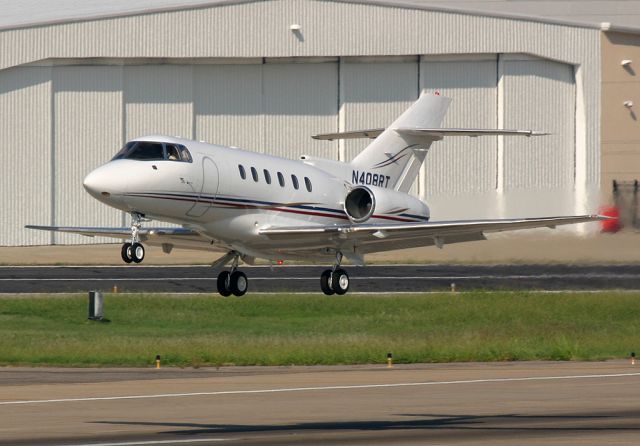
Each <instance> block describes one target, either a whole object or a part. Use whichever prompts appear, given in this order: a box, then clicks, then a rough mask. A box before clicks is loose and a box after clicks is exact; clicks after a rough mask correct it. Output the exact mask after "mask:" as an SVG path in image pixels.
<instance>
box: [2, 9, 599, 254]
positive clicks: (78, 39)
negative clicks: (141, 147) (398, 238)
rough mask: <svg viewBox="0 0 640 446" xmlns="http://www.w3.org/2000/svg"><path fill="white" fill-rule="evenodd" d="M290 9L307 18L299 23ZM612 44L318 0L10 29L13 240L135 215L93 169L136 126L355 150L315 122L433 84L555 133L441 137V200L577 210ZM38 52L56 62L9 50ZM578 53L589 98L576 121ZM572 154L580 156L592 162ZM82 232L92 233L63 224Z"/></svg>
mask: <svg viewBox="0 0 640 446" xmlns="http://www.w3.org/2000/svg"><path fill="white" fill-rule="evenodd" d="M293 23H299V24H300V25H301V26H302V28H301V32H299V33H292V32H291V31H290V29H289V26H290V25H291V24H293ZM170 30H179V32H169V31H170ZM461 35H464V36H465V38H463V39H461V38H460V36H461ZM505 35H509V36H512V38H509V39H505V38H504V36H505ZM105 36H108V38H105ZM599 45H600V39H599V31H598V30H592V29H586V28H580V27H570V26H562V25H557V24H547V23H538V22H529V21H526V20H510V19H505V18H491V17H479V16H472V15H464V14H450V13H443V12H433V11H426V10H419V9H403V8H387V7H383V6H372V5H366V4H348V3H341V2H331V1H326V2H322V1H311V0H273V1H268V2H250V3H245V4H238V5H228V6H222V7H211V8H198V9H193V10H188V9H187V10H182V11H173V12H165V13H153V14H146V15H139V16H131V17H119V18H113V19H103V20H96V21H85V22H79V23H68V24H58V25H46V26H40V27H32V28H25V29H18V30H4V31H0V112H1V115H0V116H1V117H2V118H3V119H0V131H1V132H2V133H1V134H0V136H1V137H0V144H2V145H3V153H11V151H12V148H13V147H20V149H21V155H22V158H20V160H19V161H17V160H15V159H13V158H11V159H10V160H9V161H8V162H7V163H6V164H5V166H3V168H2V175H0V185H1V186H2V192H3V193H2V194H0V200H1V201H0V205H1V206H2V209H3V212H2V217H1V218H2V228H3V229H2V230H0V245H16V244H17V245H20V244H40V243H49V242H50V241H53V240H54V239H53V238H52V237H51V235H49V234H46V233H39V232H34V231H25V230H23V229H22V226H23V225H24V224H28V223H36V224H38V223H39V224H73V225H75V224H82V225H84V224H104V225H107V224H109V225H110V224H121V223H123V222H124V221H125V220H124V219H123V218H122V216H121V215H118V213H111V212H110V211H109V210H107V209H106V207H104V206H102V205H100V204H99V203H97V202H95V200H92V199H90V197H88V196H87V195H86V194H85V192H84V191H83V189H82V186H81V179H82V176H83V175H84V173H86V171H87V170H89V169H90V168H91V167H93V166H94V165H98V164H100V163H101V162H103V161H106V160H107V159H109V158H110V157H111V156H112V154H113V153H115V151H116V150H117V149H118V148H119V147H120V146H121V144H122V142H123V141H125V140H126V139H129V138H132V137H136V136H140V135H143V134H148V133H166V134H171V135H179V136H184V137H193V138H195V139H200V140H207V141H209V142H216V143H221V144H228V145H236V146H241V147H243V148H247V149H250V150H255V151H264V152H269V153H273V154H280V155H284V156H288V157H297V156H299V155H301V154H303V153H306V154H310V155H315V156H326V157H329V158H336V159H337V158H339V159H343V160H350V159H351V158H353V156H355V154H356V153H357V152H358V151H359V150H360V149H361V148H362V147H364V145H365V144H366V142H365V141H344V142H340V143H338V142H318V141H313V140H311V139H310V138H309V135H311V134H313V133H320V132H331V131H336V130H349V129H358V128H363V127H364V128H369V127H377V126H385V125H387V124H388V123H389V122H391V121H392V120H393V118H395V117H396V116H397V115H398V114H399V113H400V112H402V111H403V110H404V109H405V107H407V106H408V105H409V104H410V103H411V102H412V101H413V100H415V98H416V97H417V95H418V92H419V91H420V90H428V91H433V90H435V89H439V90H440V91H441V92H442V94H444V95H450V96H452V97H453V98H454V102H453V104H452V106H451V109H450V113H449V114H448V115H447V117H446V120H445V123H444V125H446V126H470V127H476V126H477V127H489V128H491V127H494V126H496V125H497V124H499V123H502V124H504V126H505V127H510V126H516V127H519V126H523V127H525V128H530V127H534V128H538V129H541V130H546V131H550V132H552V133H554V135H553V136H551V137H546V138H542V139H540V140H525V141H523V140H519V139H507V138H504V140H503V141H504V151H501V150H500V149H499V146H498V142H497V141H498V139H497V138H482V139H468V138H458V139H449V140H447V141H445V142H441V143H437V144H434V146H433V149H432V151H431V153H430V154H429V156H428V158H427V165H426V166H425V167H424V168H423V170H422V172H421V177H420V182H419V183H418V184H416V186H415V187H414V188H413V189H412V192H413V193H415V194H420V195H421V196H423V197H425V198H426V199H427V201H428V202H429V203H430V204H431V205H432V209H433V210H434V217H441V218H453V217H465V216H466V217H469V216H477V217H496V216H507V215H513V214H514V213H518V212H521V211H522V206H523V203H528V202H529V201H532V200H533V201H536V200H537V201H539V202H540V209H535V210H536V212H538V211H544V210H554V211H562V212H563V213H572V212H574V211H575V210H576V208H575V205H574V203H573V201H575V200H574V198H575V196H576V195H575V194H577V192H576V191H579V190H581V188H582V189H587V188H593V187H594V186H597V185H598V184H599V177H600V165H599V163H600V159H599V109H600V107H599V104H600V82H599V80H600V68H599V60H600V52H599ZM512 53H523V54H529V55H535V57H523V58H518V57H513V56H509V54H512ZM497 54H500V61H498V59H499V57H498V56H497ZM504 54H507V56H504ZM394 55H402V56H394ZM407 55H409V56H407ZM411 55H414V56H411ZM451 55H458V56H451ZM95 57H100V59H89V60H84V59H83V58H95ZM53 58H55V59H53ZM70 58H71V59H73V60H71V59H70ZM133 58H135V59H133ZM186 58H193V59H186ZM263 58H267V59H266V63H265V59H263ZM272 58H286V59H283V60H278V59H276V60H274V59H272ZM320 58H325V59H326V60H323V61H319V60H315V61H313V60H311V59H320ZM34 61H43V62H37V63H40V64H42V65H45V64H49V65H53V66H32V67H29V66H23V67H20V68H7V67H11V66H13V65H16V64H24V63H30V62H34ZM316 62H322V63H316ZM98 64H99V65H98ZM107 64H111V65H107ZM59 65H60V66H59ZM576 66H579V67H580V73H581V82H582V84H581V85H583V88H581V89H580V91H578V92H577V94H579V95H580V100H581V102H580V103H581V104H584V109H586V110H589V113H586V114H585V117H584V120H585V121H586V122H584V123H582V125H581V126H579V127H574V123H575V120H576V117H575V104H576V98H575V95H576V90H575V85H574V74H573V73H574V69H575V67H576ZM6 116H10V117H11V119H10V120H6V119H4V118H5V117H6ZM579 119H582V118H579ZM25 122H28V123H29V125H25V124H24V123H25ZM576 128H577V129H582V130H580V132H581V135H580V138H581V139H580V140H581V141H583V142H584V143H581V144H583V146H581V147H584V150H583V152H582V155H581V156H582V157H583V158H584V162H582V161H581V163H578V164H576V162H575V160H574V159H573V157H574V156H575V138H574V137H575V135H573V133H575V131H576ZM91 144H93V146H92V147H93V149H92V151H91V152H90V153H82V152H83V151H84V152H86V151H87V150H86V149H87V147H88V146H91ZM25 157H26V159H28V163H27V162H25V161H24V159H25ZM581 159H582V158H581ZM575 165H580V166H584V167H583V168H581V169H582V170H581V171H580V172H579V174H578V175H576V172H575V167H574V166H575ZM52 173H55V176H54V175H52ZM575 177H577V178H580V179H581V180H580V181H579V182H575ZM499 187H502V188H503V190H504V193H502V190H500V191H498V188H499ZM25 196H27V197H29V200H30V204H31V205H30V206H25V204H24V202H25V198H24V197H25ZM54 199H55V200H54ZM527 209H532V207H531V206H529V207H527ZM77 240H81V241H85V242H90V241H91V240H90V239H85V238H82V239H77V238H72V237H59V238H56V239H55V241H57V242H65V243H66V242H72V241H77Z"/></svg>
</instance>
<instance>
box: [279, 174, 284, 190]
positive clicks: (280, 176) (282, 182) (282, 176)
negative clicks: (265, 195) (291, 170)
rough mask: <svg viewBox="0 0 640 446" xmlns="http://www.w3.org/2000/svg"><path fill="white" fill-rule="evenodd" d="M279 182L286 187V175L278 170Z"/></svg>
mask: <svg viewBox="0 0 640 446" xmlns="http://www.w3.org/2000/svg"><path fill="white" fill-rule="evenodd" d="M278 183H280V187H284V175H282V172H278Z"/></svg>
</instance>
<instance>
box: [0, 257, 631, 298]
mask: <svg viewBox="0 0 640 446" xmlns="http://www.w3.org/2000/svg"><path fill="white" fill-rule="evenodd" d="M324 269H326V267H322V266H276V267H273V268H270V267H268V266H265V267H262V266H257V267H250V266H244V267H242V268H241V270H242V271H244V272H245V273H246V274H247V276H248V277H249V293H252V292H318V293H319V292H320V290H319V282H320V281H319V277H320V274H321V272H322V271H323V270H324ZM346 269H347V271H348V272H349V275H350V277H351V288H350V291H351V292H423V291H442V290H448V289H450V287H451V284H452V283H455V284H456V289H458V290H477V289H485V290H523V289H526V290H599V289H633V290H638V289H640V264H627V265H616V264H613V265H567V264H552V265H540V264H538V265H520V264H515V265H373V266H367V267H346ZM217 273H218V271H217V270H214V269H212V268H210V267H206V266H143V265H131V266H122V267H120V266H64V267H43V266H32V267H0V293H46V292H86V291H89V290H101V291H111V290H113V288H114V287H117V289H118V291H120V292H182V293H193V292H195V293H200V292H205V293H209V292H215V289H216V277H217Z"/></svg>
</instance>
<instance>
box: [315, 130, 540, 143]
mask: <svg viewBox="0 0 640 446" xmlns="http://www.w3.org/2000/svg"><path fill="white" fill-rule="evenodd" d="M384 131H385V129H368V130H354V131H350V132H339V133H321V134H318V135H313V136H312V138H313V139H320V140H328V141H333V140H336V139H358V138H369V139H374V138H377V137H378V136H379V135H380V134H381V133H382V132H384ZM395 131H396V132H397V133H399V134H401V135H402V134H404V135H411V136H414V137H415V136H418V137H424V138H426V139H431V140H441V139H442V138H444V137H445V136H469V137H472V138H475V137H478V136H544V135H549V133H545V132H538V131H535V130H510V129H439V128H429V129H426V128H399V129H395Z"/></svg>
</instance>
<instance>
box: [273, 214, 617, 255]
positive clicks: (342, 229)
mask: <svg viewBox="0 0 640 446" xmlns="http://www.w3.org/2000/svg"><path fill="white" fill-rule="evenodd" d="M604 219H606V217H602V216H599V215H576V216H566V217H543V218H521V219H504V220H461V221H440V222H427V223H393V224H360V225H327V226H303V227H295V226H294V227H272V228H265V229H262V230H260V234H263V235H265V236H267V237H269V238H270V239H274V240H285V239H286V240H294V239H297V240H299V241H303V240H305V239H306V240H307V241H308V242H309V244H313V245H317V244H318V242H320V240H321V239H324V240H329V242H331V243H330V245H332V246H340V245H344V246H358V247H359V248H360V249H361V251H362V252H373V251H384V250H390V249H400V248H407V247H411V246H428V245H434V244H435V245H437V246H439V247H441V246H442V245H444V244H447V243H459V242H465V241H472V240H484V239H485V236H484V234H485V233H491V232H501V231H511V230H517V229H532V228H541V227H547V228H555V227H556V226H559V225H566V224H573V223H587V222H592V221H598V220H604Z"/></svg>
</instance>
